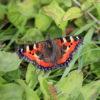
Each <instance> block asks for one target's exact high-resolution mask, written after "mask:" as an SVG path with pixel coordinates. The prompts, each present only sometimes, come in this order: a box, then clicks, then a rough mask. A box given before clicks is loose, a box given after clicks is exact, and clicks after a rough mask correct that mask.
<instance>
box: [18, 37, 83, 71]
mask: <svg viewBox="0 0 100 100" xmlns="http://www.w3.org/2000/svg"><path fill="white" fill-rule="evenodd" d="M80 43H81V38H80V37H79V36H66V37H63V38H56V39H54V40H50V39H49V40H46V41H41V42H37V43H34V44H29V45H22V46H20V47H19V48H18V50H17V52H18V55H19V57H20V58H22V59H24V60H27V61H28V62H31V63H32V64H33V65H36V66H37V67H38V68H40V69H43V70H49V69H55V68H59V67H61V68H62V67H64V66H67V65H68V63H69V62H70V60H71V59H72V53H73V52H74V51H75V50H76V49H77V47H78V45H79V44H80Z"/></svg>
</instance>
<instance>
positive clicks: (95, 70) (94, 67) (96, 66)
mask: <svg viewBox="0 0 100 100" xmlns="http://www.w3.org/2000/svg"><path fill="white" fill-rule="evenodd" d="M99 66H100V62H96V63H93V64H91V66H90V67H91V71H92V73H94V74H96V75H97V76H98V77H100V67H99Z"/></svg>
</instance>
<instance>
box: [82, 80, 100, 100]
mask: <svg viewBox="0 0 100 100" xmlns="http://www.w3.org/2000/svg"><path fill="white" fill-rule="evenodd" d="M81 92H82V94H83V95H84V100H96V98H97V96H98V95H99V94H100V80H98V81H93V82H91V83H89V84H87V85H85V86H83V88H82V89H81Z"/></svg>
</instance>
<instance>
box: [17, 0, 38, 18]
mask: <svg viewBox="0 0 100 100" xmlns="http://www.w3.org/2000/svg"><path fill="white" fill-rule="evenodd" d="M34 1H35V0H24V1H23V2H17V3H16V4H17V6H18V11H19V12H20V13H21V15H22V16H24V17H27V18H31V17H34V16H35V13H36V12H35V9H34V8H33V6H34V4H35V2H34ZM37 1H38V0H37ZM36 3H37V2H36ZM26 5H27V6H26Z"/></svg>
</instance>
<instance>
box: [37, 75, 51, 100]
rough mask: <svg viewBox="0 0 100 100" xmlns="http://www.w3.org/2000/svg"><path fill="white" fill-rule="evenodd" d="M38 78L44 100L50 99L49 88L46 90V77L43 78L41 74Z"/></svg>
mask: <svg viewBox="0 0 100 100" xmlns="http://www.w3.org/2000/svg"><path fill="white" fill-rule="evenodd" d="M38 79H39V83H40V89H41V91H42V93H43V94H44V98H45V100H48V99H50V95H49V90H48V82H47V80H46V78H44V77H43V76H39V77H38Z"/></svg>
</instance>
